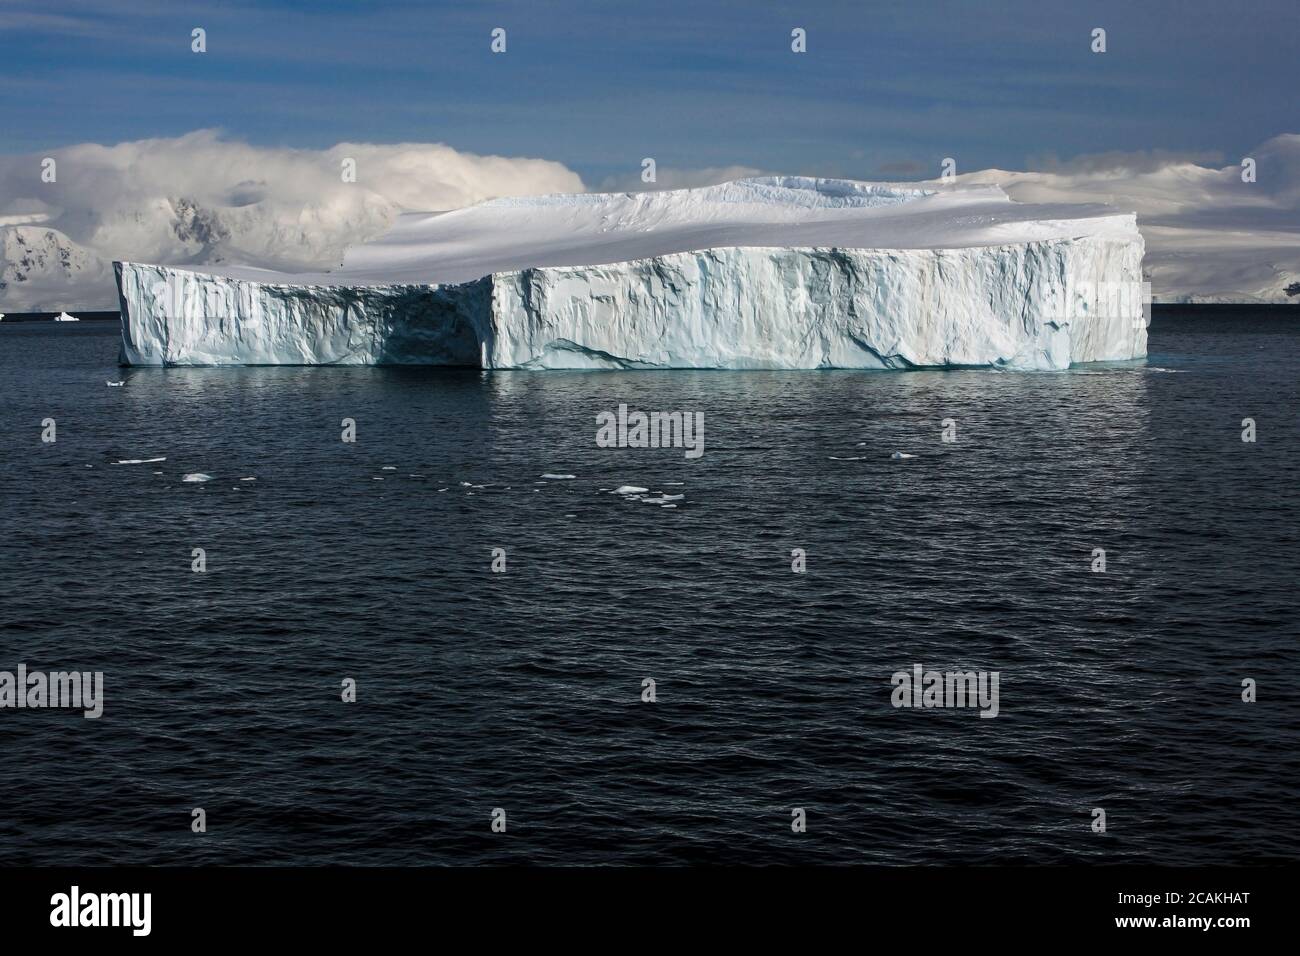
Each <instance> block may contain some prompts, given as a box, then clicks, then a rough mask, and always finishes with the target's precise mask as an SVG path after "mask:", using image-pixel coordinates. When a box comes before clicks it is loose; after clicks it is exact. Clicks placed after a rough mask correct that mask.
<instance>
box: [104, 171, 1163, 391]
mask: <svg viewBox="0 0 1300 956" xmlns="http://www.w3.org/2000/svg"><path fill="white" fill-rule="evenodd" d="M1142 253H1143V244H1142V237H1141V236H1140V235H1139V233H1138V231H1137V223H1136V218H1135V216H1134V215H1132V214H1122V213H1118V212H1116V211H1115V210H1113V209H1111V208H1110V207H1107V206H1099V205H1088V206H1081V205H1063V204H1052V205H1040V204H1033V205H1031V204H1022V203H1015V202H1012V201H1011V200H1010V199H1008V198H1007V196H1006V194H1005V193H1003V192H1002V190H1001V189H999V188H998V187H996V186H982V187H975V188H966V187H952V186H939V185H927V184H920V185H916V186H900V185H886V184H875V183H859V182H852V181H847V180H827V179H806V178H798V177H774V178H763V179H745V180H738V181H736V182H731V183H725V184H723V185H720V186H711V187H707V188H703V189H685V190H672V191H665V192H655V193H618V194H577V195H554V196H539V197H530V198H521V199H501V200H494V201H491V202H486V203H481V204H479V205H477V206H472V207H469V208H467V209H461V210H456V211H454V212H448V213H441V214H408V215H405V216H402V217H400V218H399V220H398V222H397V224H396V225H395V226H394V228H393V229H392V231H391V232H389V233H388V234H387V235H385V236H384V237H382V238H381V239H379V240H377V241H375V242H372V243H367V244H364V245H361V246H357V247H355V248H353V249H350V250H349V251H348V253H347V255H346V256H345V258H344V262H343V265H342V266H341V267H340V268H339V269H338V270H336V271H334V272H330V273H325V274H319V275H308V274H287V273H276V272H270V271H266V270H261V269H254V268H243V267H231V268H218V267H204V269H203V271H201V272H200V271H194V270H190V269H183V268H176V267H169V266H162V265H145V264H140V263H133V262H118V263H115V264H114V265H115V270H116V275H117V283H118V292H119V297H120V300H121V308H122V362H123V363H124V364H128V365H285V364H291V365H327V364H345V365H371V364H397V365H418V364H429V365H472V366H480V367H482V368H487V369H558V368H730V369H741V368H750V369H753V368H762V369H811V368H925V367H956V366H991V367H1001V368H1017V369H1061V368H1065V367H1067V366H1069V365H1070V364H1072V363H1078V362H1094V361H1112V360H1124V359H1133V358H1140V357H1142V356H1144V355H1145V354H1146V319H1145V310H1144V309H1143V296H1142V294H1141V291H1140V290H1141V288H1142V285H1141V283H1142Z"/></svg>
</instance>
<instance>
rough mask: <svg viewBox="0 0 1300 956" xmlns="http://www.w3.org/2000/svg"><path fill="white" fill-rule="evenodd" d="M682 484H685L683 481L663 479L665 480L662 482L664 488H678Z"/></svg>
mask: <svg viewBox="0 0 1300 956" xmlns="http://www.w3.org/2000/svg"><path fill="white" fill-rule="evenodd" d="M684 484H686V482H684V481H665V482H664V487H665V488H680V487H681V486H682V485H684Z"/></svg>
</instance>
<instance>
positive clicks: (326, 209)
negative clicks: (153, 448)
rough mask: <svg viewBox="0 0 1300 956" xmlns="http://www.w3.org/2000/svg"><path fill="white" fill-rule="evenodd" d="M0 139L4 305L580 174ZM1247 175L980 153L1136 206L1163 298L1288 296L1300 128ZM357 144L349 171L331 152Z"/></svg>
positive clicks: (532, 189) (991, 178)
mask: <svg viewBox="0 0 1300 956" xmlns="http://www.w3.org/2000/svg"><path fill="white" fill-rule="evenodd" d="M49 155H50V156H51V157H53V158H54V159H55V160H56V162H57V164H58V165H57V171H58V180H57V182H56V183H43V182H41V179H40V172H41V166H40V163H41V159H42V158H43V157H42V156H41V155H25V156H0V283H4V284H5V287H4V288H0V310H8V311H23V310H48V311H53V310H57V309H62V308H68V309H92V308H101V309H111V308H115V307H116V292H115V290H114V286H113V279H112V274H111V266H110V263H111V262H112V261H113V260H114V259H130V260H137V261H145V262H161V263H168V264H186V263H192V264H198V263H215V262H225V263H241V264H251V265H257V266H263V267H266V268H273V269H280V270H286V271H307V270H317V271H318V270H321V269H328V268H331V267H333V266H335V265H337V264H338V263H339V262H340V261H341V260H342V256H343V251H344V249H345V248H346V247H347V246H349V245H353V244H356V243H359V242H364V241H366V240H368V239H372V238H374V237H375V236H378V235H380V234H382V233H383V232H385V231H386V230H387V229H388V227H389V225H390V224H391V223H392V221H393V219H394V218H395V217H396V216H397V214H398V213H400V212H405V211H435V210H442V209H453V208H458V207H461V206H466V205H470V204H473V203H476V202H480V201H482V200H485V199H490V198H494V197H498V196H513V195H530V194H539V193H548V192H580V191H582V190H583V184H582V181H581V180H580V179H579V177H578V176H577V175H576V174H575V173H573V172H572V171H570V170H569V169H567V168H565V167H564V166H562V165H561V164H559V163H555V162H550V161H546V160H541V159H524V158H514V157H499V156H476V155H473V154H470V153H463V152H460V151H457V150H455V149H452V148H451V147H448V146H444V145H440V144H420V143H410V144H397V145H374V144H365V143H354V144H348V143H344V144H339V145H337V146H334V147H331V148H329V149H325V150H302V149H285V148H273V147H261V146H251V145H248V144H247V143H241V142H237V141H231V140H226V139H223V138H222V137H221V135H220V134H219V133H217V132H215V131H212V130H199V131H197V132H194V133H190V134H188V135H186V136H181V137H177V138H174V139H152V140H139V141H136V142H129V143H120V144H118V145H115V146H100V145H96V144H89V143H88V144H82V145H78V146H70V147H67V148H64V149H58V150H53V151H51V152H50V153H49ZM1251 156H1252V158H1254V159H1255V161H1256V173H1257V176H1256V182H1254V183H1245V182H1242V179H1241V167H1240V165H1238V164H1236V163H1229V164H1227V165H1219V163H1221V162H1222V160H1215V161H1213V162H1212V163H1211V164H1210V165H1206V164H1205V163H1206V162H1207V159H1206V156H1205V155H1202V154H1173V153H1160V152H1154V153H1108V154H1103V155H1098V156H1084V157H1078V158H1076V159H1073V160H1070V161H1068V162H1063V163H1062V162H1057V161H1054V160H1051V159H1050V158H1049V159H1047V160H1039V161H1038V162H1037V163H1035V165H1038V166H1040V167H1042V166H1046V167H1047V168H1040V169H1038V170H1037V171H1032V172H1008V171H1003V170H985V171H983V172H978V173H968V174H966V175H963V176H960V177H958V179H959V181H961V182H971V183H997V184H999V185H1001V186H1002V187H1003V188H1005V189H1006V190H1007V192H1008V193H1009V194H1010V195H1011V197H1012V198H1013V199H1015V200H1017V201H1020V202H1072V203H1079V202H1104V203H1109V204H1110V205H1112V206H1115V207H1117V208H1119V209H1121V210H1123V211H1133V212H1136V213H1137V215H1138V225H1139V227H1140V228H1141V230H1142V232H1143V235H1144V236H1145V237H1146V241H1147V258H1146V268H1147V271H1148V273H1149V274H1150V276H1151V280H1152V285H1153V287H1154V289H1155V292H1156V294H1157V296H1158V297H1159V298H1161V299H1164V300H1171V299H1201V300H1211V301H1213V300H1221V301H1296V300H1295V298H1291V297H1288V296H1287V295H1286V293H1285V289H1286V287H1287V286H1288V285H1290V284H1292V283H1295V282H1297V281H1300V134H1285V135H1282V136H1277V137H1274V138H1273V139H1271V140H1269V141H1268V142H1266V143H1263V144H1261V145H1260V146H1259V147H1258V148H1256V149H1255V150H1253V151H1252V152H1251ZM345 158H351V159H355V160H356V165H357V182H356V183H344V182H343V181H342V177H341V175H340V173H341V163H342V161H343V160H344V159H345ZM759 174H760V170H757V169H753V168H750V167H746V166H728V167H710V168H703V169H672V168H666V167H665V168H660V169H659V170H658V176H657V179H658V181H657V182H656V183H654V184H647V183H642V182H641V181H640V177H639V175H638V172H637V171H633V172H631V173H630V174H629V175H628V176H627V177H620V178H611V179H608V180H605V181H604V182H602V183H601V184H600V187H599V188H601V189H603V190H608V191H635V190H641V189H667V188H684V187H690V186H702V185H710V184H713V183H718V182H725V181H728V180H732V179H739V178H744V177H746V176H753V175H759Z"/></svg>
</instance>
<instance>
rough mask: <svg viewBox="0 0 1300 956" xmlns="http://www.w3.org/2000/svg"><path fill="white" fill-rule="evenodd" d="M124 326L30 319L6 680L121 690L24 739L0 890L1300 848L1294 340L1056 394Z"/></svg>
mask: <svg viewBox="0 0 1300 956" xmlns="http://www.w3.org/2000/svg"><path fill="white" fill-rule="evenodd" d="M115 336H116V328H115V327H114V326H110V325H108V324H94V325H90V324H85V323H83V324H82V325H80V326H53V325H41V326H37V325H24V326H16V327H7V328H6V327H2V326H0V385H2V388H3V391H2V394H3V395H4V405H3V408H2V409H0V448H3V454H2V455H0V492H2V494H3V505H2V510H0V522H2V527H0V532H2V534H0V670H14V669H16V667H17V665H18V664H20V663H25V664H26V665H27V666H28V668H29V669H32V670H61V669H78V670H101V671H103V672H104V675H105V676H104V680H105V698H106V701H105V706H104V715H103V716H102V717H101V718H100V719H98V720H86V719H83V718H82V716H81V715H80V713H79V712H71V711H58V710H21V711H20V710H10V709H6V710H0V788H2V792H3V794H4V798H3V800H0V863H6V864H15V863H43V864H67V865H74V864H96V863H114V862H121V863H173V864H179V863H234V864H252V863H269V864H280V863H308V864H315V863H356V864H484V863H494V864H495V863H542V864H594V863H624V864H627V863H668V864H672V863H700V862H711V863H753V864H777V863H838V864H843V863H938V864H945V863H1021V862H1032V863H1059V862H1068V861H1088V862H1151V863H1174V864H1191V863H1259V862H1268V861H1283V860H1285V861H1290V862H1295V861H1297V860H1300V807H1298V805H1297V790H1298V786H1297V785H1298V784H1300V756H1298V755H1297V739H1298V738H1300V688H1298V687H1297V681H1298V680H1300V654H1298V647H1297V637H1298V636H1300V625H1298V624H1297V604H1298V603H1300V602H1298V600H1297V592H1296V578H1297V573H1298V572H1300V539H1298V534H1297V528H1298V527H1300V491H1298V490H1297V488H1298V486H1297V478H1298V477H1300V402H1298V401H1297V400H1298V399H1300V322H1297V320H1296V319H1295V318H1292V317H1286V316H1282V317H1278V316H1273V317H1269V316H1261V315H1247V314H1240V315H1234V314H1232V313H1231V312H1228V313H1223V314H1218V315H1215V316H1210V317H1193V316H1180V315H1177V314H1171V313H1164V314H1162V315H1161V316H1159V317H1158V318H1157V320H1156V323H1155V325H1154V327H1153V329H1152V334H1151V351H1152V354H1151V357H1150V359H1149V360H1148V362H1147V363H1145V364H1138V365H1128V366H1121V367H1114V368H1090V369H1082V370H1074V371H1071V372H1067V373H1059V374H1013V373H1007V374H1000V373H994V372H987V371H953V372H912V373H879V372H877V373H870V372H867V373H855V372H799V373H777V372H754V373H748V372H700V373H695V372H681V371H676V372H663V373H655V372H630V373H564V372H545V373H495V374H483V373H479V372H472V371H436V370H419V369H396V368H388V369H375V368H318V369H303V368H278V369H272V368H260V369H167V370H158V369H136V370H122V369H119V368H118V367H117V366H116V348H117V342H116V337H115ZM119 379H125V380H126V385H125V386H124V387H122V388H108V387H106V386H105V381H106V380H114V381H116V380H119ZM619 403H627V404H629V405H630V406H632V407H633V408H639V409H642V410H646V411H651V410H663V411H671V410H682V411H702V412H703V413H704V414H705V421H706V429H705V448H706V451H705V454H704V455H703V457H701V458H699V459H698V460H686V459H685V458H684V457H683V454H682V451H681V450H680V449H627V448H624V449H610V448H598V447H596V444H595V441H594V435H595V430H596V426H595V415H596V414H597V413H598V412H600V411H603V410H612V409H614V408H616V407H617V406H618V404H619ZM1247 416H1249V417H1252V418H1254V419H1255V420H1256V422H1257V427H1258V441H1257V442H1255V443H1253V444H1247V443H1243V442H1242V440H1241V428H1242V425H1241V422H1242V419H1243V418H1244V417H1247ZM345 417H347V418H353V419H355V420H356V422H357V441H356V443H355V444H345V443H343V442H342V441H340V431H341V428H340V422H341V420H342V419H343V418H345ZM45 418H54V419H55V420H56V422H57V429H58V431H57V439H58V440H57V442H56V443H54V444H43V443H42V442H41V440H40V436H41V421H42V419H45ZM944 418H952V419H955V420H956V422H957V429H958V431H957V437H958V440H957V441H956V442H955V443H951V444H948V443H944V442H941V441H940V421H941V420H942V419H944ZM894 451H903V452H907V453H910V454H914V455H916V456H917V457H916V458H914V459H909V460H903V461H899V460H893V459H891V458H890V454H891V453H892V452H894ZM159 456H166V459H167V460H166V461H165V462H162V463H159V464H154V465H114V464H112V463H113V462H115V461H117V460H118V459H135V458H139V459H143V458H153V457H159ZM833 457H834V458H841V459H858V460H833ZM384 466H394V467H395V470H391V471H385V470H383V468H384ZM155 472H161V473H155ZM189 472H204V473H207V474H209V475H212V476H214V480H212V481H210V482H206V483H189V484H187V483H183V482H182V481H181V480H180V478H181V476H182V475H183V474H185V473H189ZM547 472H554V473H571V474H573V475H576V476H577V477H576V478H575V479H574V480H571V481H545V482H539V480H538V476H540V475H541V474H543V473H547ZM417 476H419V477H417ZM244 477H255V478H256V479H257V480H256V481H251V482H249V481H240V480H239V479H241V478H244ZM377 478H382V479H383V480H382V481H377V480H375V479H377ZM461 482H468V483H470V485H471V486H472V485H483V486H484V487H482V488H474V487H469V486H466V485H462V484H461ZM672 482H680V483H681V484H680V485H676V484H670V483H672ZM622 484H633V485H641V486H644V487H648V488H650V489H652V490H653V491H656V492H658V491H666V492H669V493H684V494H685V498H684V499H683V500H681V501H680V502H678V505H679V507H677V508H675V509H668V508H664V507H661V506H659V505H656V504H648V503H646V502H643V501H626V500H623V499H622V498H621V497H619V496H617V495H613V494H610V493H608V492H602V491H601V490H600V489H602V488H603V489H612V488H615V487H617V486H619V485H622ZM442 489H445V490H442ZM196 547H202V548H204V549H206V552H207V561H208V570H207V572H206V573H202V574H196V573H193V572H192V571H191V549H192V548H196ZM498 547H499V548H504V549H505V550H506V554H507V570H506V572H505V573H501V574H498V573H493V572H492V571H491V561H492V555H491V551H492V549H493V548H498ZM1097 547H1101V548H1105V549H1106V551H1107V561H1108V570H1107V572H1106V573H1104V574H1097V573H1091V572H1090V570H1089V566H1090V563H1091V560H1092V549H1093V548H1097ZM793 548H803V549H806V551H807V561H808V565H807V572H806V573H803V574H795V573H792V572H791V569H790V562H791V556H790V552H791V549H793ZM914 663H920V664H923V665H925V666H926V667H927V668H936V669H941V670H949V669H956V670H996V671H998V672H999V673H1000V675H1001V683H1000V713H999V716H998V717H997V718H996V719H980V718H979V717H978V716H977V711H975V710H971V709H966V710H909V709H895V708H894V707H893V706H891V702H890V700H891V691H892V687H891V684H890V675H891V674H893V673H894V672H895V671H898V670H909V669H910V668H911V666H912V665H913V664H914ZM646 677H650V678H653V679H654V680H655V681H656V685H657V686H656V691H657V697H658V699H657V701H656V702H655V703H642V702H641V686H642V680H643V678H646ZM1247 677H1249V678H1254V679H1255V680H1257V681H1258V694H1259V699H1258V701H1257V702H1256V703H1253V704H1247V703H1243V702H1242V700H1241V696H1240V695H1241V681H1242V679H1243V678H1247ZM344 678H353V679H355V680H356V682H357V687H358V701H357V702H356V703H350V704H345V703H342V702H341V701H340V684H341V681H342V680H343V679H344ZM195 807H202V808H204V809H205V810H206V813H207V822H208V832H207V833H204V834H196V833H192V832H191V829H190V821H191V809H192V808H195ZM497 807H500V808H504V809H505V811H506V814H507V822H508V829H507V832H506V833H504V834H494V833H492V832H491V829H490V817H491V813H492V811H493V809H494V808H497ZM794 807H802V808H804V809H805V810H806V813H807V821H808V831H807V832H806V833H803V834H795V833H793V832H791V827H790V821H791V808H794ZM1093 808H1102V809H1104V810H1105V811H1106V814H1107V832H1106V833H1105V834H1104V835H1101V834H1096V833H1093V832H1092V830H1091V823H1092V813H1091V811H1092V809H1093Z"/></svg>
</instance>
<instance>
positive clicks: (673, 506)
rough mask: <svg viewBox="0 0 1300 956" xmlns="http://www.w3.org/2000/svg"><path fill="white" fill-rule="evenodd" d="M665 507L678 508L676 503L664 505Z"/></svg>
mask: <svg viewBox="0 0 1300 956" xmlns="http://www.w3.org/2000/svg"><path fill="white" fill-rule="evenodd" d="M664 507H665V508H676V507H677V506H676V505H664Z"/></svg>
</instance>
